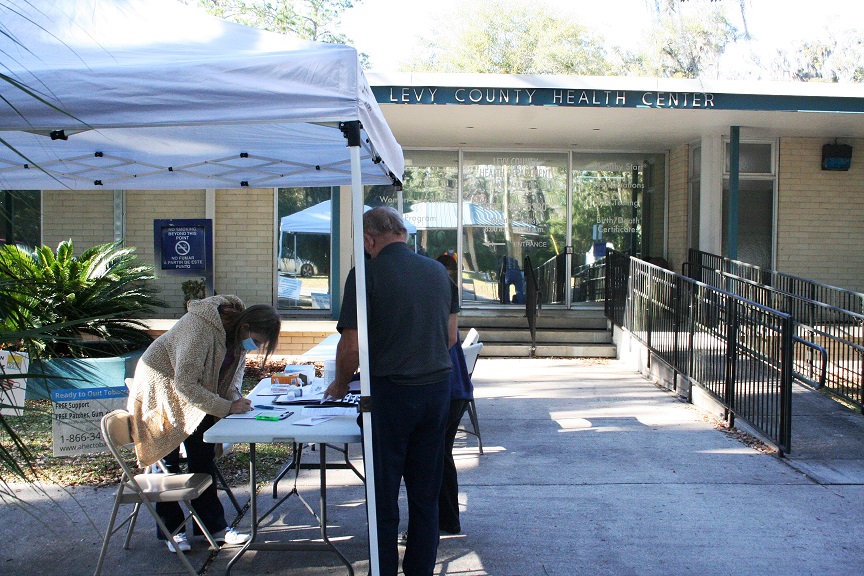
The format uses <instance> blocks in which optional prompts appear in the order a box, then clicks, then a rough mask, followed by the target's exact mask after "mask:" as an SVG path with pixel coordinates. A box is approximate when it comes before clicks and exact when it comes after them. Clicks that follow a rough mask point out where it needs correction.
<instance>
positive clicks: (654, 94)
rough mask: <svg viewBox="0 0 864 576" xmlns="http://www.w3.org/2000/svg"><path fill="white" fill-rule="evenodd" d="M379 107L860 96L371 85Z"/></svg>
mask: <svg viewBox="0 0 864 576" xmlns="http://www.w3.org/2000/svg"><path fill="white" fill-rule="evenodd" d="M372 92H373V94H375V100H376V101H377V102H378V103H379V104H411V105H418V104H419V105H467V106H470V105H479V106H562V107H574V108H666V109H688V110H766V111H772V110H773V111H813V112H860V111H861V107H862V105H864V102H862V100H864V99H861V98H830V97H826V96H798V95H795V96H792V95H782V94H734V93H724V92H716V91H714V92H699V91H691V92H687V91H678V92H675V91H665V92H664V91H645V90H604V89H593V88H592V89H581V88H531V87H522V88H503V87H498V88H490V87H478V86H473V87H472V86H374V87H373V88H372Z"/></svg>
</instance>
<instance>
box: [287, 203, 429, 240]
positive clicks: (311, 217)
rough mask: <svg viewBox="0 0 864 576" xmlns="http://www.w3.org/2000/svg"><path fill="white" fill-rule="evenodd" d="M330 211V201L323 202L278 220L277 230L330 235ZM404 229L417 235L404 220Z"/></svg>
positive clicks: (366, 209)
mask: <svg viewBox="0 0 864 576" xmlns="http://www.w3.org/2000/svg"><path fill="white" fill-rule="evenodd" d="M371 209H372V208H370V207H369V206H365V205H364V206H363V211H364V212H366V211H368V210H371ZM332 210H333V209H332V207H331V203H330V200H325V201H324V202H320V203H318V204H315V205H314V206H310V207H309V208H306V209H304V210H300V211H299V212H295V213H294V214H289V215H288V216H283V217H282V218H281V219H280V220H279V230H281V231H282V232H289V233H297V234H330V218H331V215H332ZM405 227H406V228H407V229H408V233H409V234H416V233H417V228H416V227H415V226H414V225H413V224H411V223H410V222H408V221H407V220H405Z"/></svg>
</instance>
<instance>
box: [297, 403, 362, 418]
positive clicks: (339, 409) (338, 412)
mask: <svg viewBox="0 0 864 576" xmlns="http://www.w3.org/2000/svg"><path fill="white" fill-rule="evenodd" d="M300 413H301V414H303V416H313V415H314V416H356V415H357V407H356V406H320V405H318V406H315V405H312V406H303V410H302V411H301V412H300Z"/></svg>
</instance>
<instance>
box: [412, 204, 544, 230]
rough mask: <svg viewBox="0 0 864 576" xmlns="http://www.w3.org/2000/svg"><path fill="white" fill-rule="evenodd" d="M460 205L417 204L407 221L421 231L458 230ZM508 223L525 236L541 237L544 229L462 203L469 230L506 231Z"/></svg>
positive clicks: (502, 214) (463, 217) (497, 211)
mask: <svg viewBox="0 0 864 576" xmlns="http://www.w3.org/2000/svg"><path fill="white" fill-rule="evenodd" d="M456 210H457V204H456V202H416V203H414V204H412V205H411V210H410V211H409V212H408V213H406V214H405V221H406V222H411V223H412V224H414V225H415V226H417V229H418V230H450V229H452V230H455V229H456V227H457V224H456V223H457V222H458V218H457V215H456ZM505 223H507V224H509V226H510V229H511V230H512V231H513V232H515V233H517V234H523V235H537V234H539V233H540V228H538V227H537V226H535V225H533V224H527V223H525V222H518V221H516V220H510V221H509V222H508V221H507V220H506V219H505V218H504V213H503V212H501V211H499V210H493V209H491V208H484V207H483V206H478V205H477V204H474V203H473V202H463V203H462V226H463V227H465V228H468V227H472V226H479V227H484V228H503V227H504V225H505Z"/></svg>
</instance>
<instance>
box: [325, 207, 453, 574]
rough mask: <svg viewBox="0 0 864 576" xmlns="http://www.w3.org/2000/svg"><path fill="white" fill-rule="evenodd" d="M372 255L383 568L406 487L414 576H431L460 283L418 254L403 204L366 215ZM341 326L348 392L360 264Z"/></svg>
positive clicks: (406, 566) (340, 381)
mask: <svg viewBox="0 0 864 576" xmlns="http://www.w3.org/2000/svg"><path fill="white" fill-rule="evenodd" d="M363 231H364V233H363V241H364V247H365V249H366V251H367V252H368V253H369V254H370V255H371V256H372V258H371V260H368V261H366V292H367V293H366V296H367V298H366V299H367V307H368V308H367V309H368V312H367V314H368V324H369V325H368V333H369V376H370V382H371V389H372V390H371V391H372V394H371V396H372V444H373V460H374V462H373V469H374V471H375V499H376V511H377V516H378V556H379V560H380V568H381V575H382V576H396V573H397V572H398V569H399V553H398V549H397V537H398V531H399V487H400V483H401V481H402V479H403V478H404V479H405V488H406V491H407V496H408V543H407V545H406V548H405V557H404V559H403V562H402V570H403V572H404V573H405V576H431V575H432V573H433V571H434V568H435V558H436V555H437V552H438V493H439V490H440V486H441V475H442V466H443V449H444V432H445V426H446V419H447V414H448V412H449V408H450V382H449V376H450V371H451V369H452V363H451V360H450V354H449V348H450V346H451V345H453V344H455V343H456V342H457V340H458V338H459V332H458V326H457V320H456V314H457V313H458V312H459V299H458V293H457V289H456V285H455V284H453V282H451V281H450V277H449V275H448V274H447V271H446V270H445V268H444V266H442V265H441V264H440V263H439V262H436V261H435V260H432V259H431V258H426V257H423V256H420V255H418V254H415V253H414V252H413V251H411V250H410V249H409V248H408V245H407V244H406V240H407V235H408V233H407V231H406V229H405V225H404V223H403V222H402V218H401V216H400V215H399V213H398V212H396V211H395V210H394V209H392V208H388V207H378V208H374V209H372V210H370V211H368V212H366V214H364V216H363ZM344 295H345V296H344V298H343V300H342V311H341V313H340V316H339V322H338V323H337V329H338V330H339V332H340V333H341V334H342V338H341V339H340V341H339V345H338V347H337V349H336V379H335V380H334V381H333V383H332V384H331V385H330V386H329V388H328V389H327V394H330V395H331V396H334V397H336V398H341V397H342V396H344V395H345V394H346V393H347V391H348V383H349V381H350V380H351V377H352V376H353V374H354V372H355V371H356V370H357V367H358V365H359V350H358V344H357V292H356V284H355V275H354V270H351V272H350V273H349V275H348V279H347V280H346V282H345V291H344Z"/></svg>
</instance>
